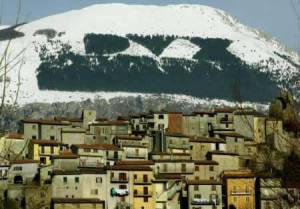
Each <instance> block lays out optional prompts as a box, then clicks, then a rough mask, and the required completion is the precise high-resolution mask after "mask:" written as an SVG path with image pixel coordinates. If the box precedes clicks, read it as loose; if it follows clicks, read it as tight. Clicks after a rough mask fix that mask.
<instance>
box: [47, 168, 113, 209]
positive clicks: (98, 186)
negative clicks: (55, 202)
mask: <svg viewBox="0 0 300 209" xmlns="http://www.w3.org/2000/svg"><path fill="white" fill-rule="evenodd" d="M106 178H107V175H106V170H105V169H102V168H81V169H77V170H73V171H63V170H54V171H53V178H52V198H66V199H82V198H83V199H95V198H96V199H99V200H101V201H103V202H104V204H105V208H107V199H108V195H109V193H108V192H107V191H108V180H107V179H106Z"/></svg>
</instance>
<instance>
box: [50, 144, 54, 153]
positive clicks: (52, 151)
mask: <svg viewBox="0 0 300 209" xmlns="http://www.w3.org/2000/svg"><path fill="white" fill-rule="evenodd" d="M51 154H54V147H53V146H51Z"/></svg>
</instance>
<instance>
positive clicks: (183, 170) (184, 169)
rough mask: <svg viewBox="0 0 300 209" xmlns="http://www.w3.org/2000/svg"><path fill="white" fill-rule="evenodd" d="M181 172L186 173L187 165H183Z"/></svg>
mask: <svg viewBox="0 0 300 209" xmlns="http://www.w3.org/2000/svg"><path fill="white" fill-rule="evenodd" d="M181 172H183V173H185V172H186V164H181Z"/></svg>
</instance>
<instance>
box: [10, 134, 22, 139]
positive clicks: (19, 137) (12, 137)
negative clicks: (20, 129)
mask: <svg viewBox="0 0 300 209" xmlns="http://www.w3.org/2000/svg"><path fill="white" fill-rule="evenodd" d="M6 138H7V139H24V135H23V134H19V133H10V134H8V135H7V136H6Z"/></svg>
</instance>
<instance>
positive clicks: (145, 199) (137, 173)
mask: <svg viewBox="0 0 300 209" xmlns="http://www.w3.org/2000/svg"><path fill="white" fill-rule="evenodd" d="M144 162H145V164H147V165H145V164H144ZM148 162H150V161H141V162H140V163H139V162H138V161H132V162H131V161H121V163H118V164H116V165H114V166H112V167H111V168H110V169H111V172H114V173H115V175H114V176H120V175H119V174H118V172H123V173H126V176H128V177H129V178H128V179H129V185H128V186H129V188H128V189H129V203H132V209H142V208H143V209H147V208H154V204H155V199H154V198H155V192H154V191H153V184H152V180H153V170H152V168H151V167H150V166H149V165H148ZM150 164H153V163H150Z"/></svg>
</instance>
